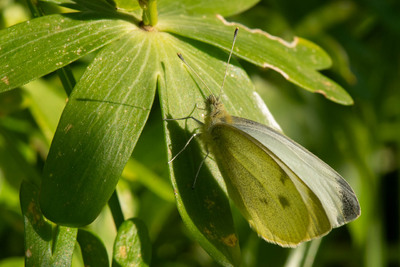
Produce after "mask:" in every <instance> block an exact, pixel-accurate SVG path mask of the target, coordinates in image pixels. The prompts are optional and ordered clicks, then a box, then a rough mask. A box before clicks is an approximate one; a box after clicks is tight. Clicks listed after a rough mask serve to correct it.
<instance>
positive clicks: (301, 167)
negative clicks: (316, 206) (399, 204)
mask: <svg viewBox="0 0 400 267" xmlns="http://www.w3.org/2000/svg"><path fill="white" fill-rule="evenodd" d="M232 127H235V128H236V129H238V130H239V131H243V132H244V133H246V134H248V135H249V136H251V137H252V138H254V139H256V140H257V141H259V142H260V143H261V144H262V146H264V147H265V148H267V149H268V150H269V151H271V153H272V154H274V155H275V156H276V158H277V159H279V161H281V162H283V163H284V165H286V166H287V167H288V168H289V169H290V170H291V171H292V172H293V173H295V174H296V176H298V177H299V179H300V180H301V181H302V182H304V184H306V185H307V187H309V188H310V189H311V190H312V192H313V193H314V194H315V195H316V196H317V197H318V199H319V200H320V201H321V203H322V205H323V207H324V209H325V211H326V214H327V215H328V218H329V221H330V223H331V225H332V227H338V226H341V225H343V224H345V223H347V222H350V221H352V220H354V219H356V218H357V217H358V216H359V215H360V206H359V203H358V200H357V197H356V195H355V194H354V192H353V190H352V189H351V187H350V186H349V184H348V183H347V182H346V181H345V180H344V179H343V178H342V177H341V176H340V175H339V174H338V173H337V172H336V171H335V170H333V169H332V168H331V167H329V166H328V165H327V164H326V163H324V162H323V161H322V160H320V159H319V158H317V157H316V156H314V155H313V154H312V153H311V152H309V151H308V150H306V149H305V148H303V147H302V146H300V145H299V144H297V143H295V142H294V141H292V140H291V139H289V138H288V137H286V136H284V135H283V134H281V133H278V132H277V131H275V130H273V129H272V128H270V127H268V126H265V125H262V124H259V123H256V122H253V121H250V120H247V119H243V118H238V117H232Z"/></svg>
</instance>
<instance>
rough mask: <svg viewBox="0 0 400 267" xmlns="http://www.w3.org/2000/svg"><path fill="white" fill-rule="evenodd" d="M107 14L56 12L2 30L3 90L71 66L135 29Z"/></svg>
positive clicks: (0, 77) (0, 82) (0, 88)
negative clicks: (100, 15)
mask: <svg viewBox="0 0 400 267" xmlns="http://www.w3.org/2000/svg"><path fill="white" fill-rule="evenodd" d="M104 16H105V15H103V17H99V15H95V14H89V13H71V14H56V15H50V16H45V17H40V18H36V19H33V20H30V21H26V22H24V23H21V24H17V25H15V26H13V27H10V28H7V29H4V30H2V31H0V92H2V91H5V90H9V89H12V88H15V87H17V86H20V85H23V84H25V83H27V82H29V81H31V80H33V79H36V78H38V77H41V76H43V75H45V74H48V73H50V72H52V71H55V70H57V69H59V68H61V67H63V66H65V65H68V64H69V63H71V62H73V61H75V60H77V59H79V58H81V57H82V56H84V55H86V54H88V53H90V52H92V51H94V50H96V49H98V48H100V47H102V46H104V45H106V44H108V43H110V42H112V41H114V40H116V39H118V38H120V37H121V36H123V35H125V34H126V33H127V32H130V31H132V30H133V29H134V28H135V26H134V25H133V24H131V23H129V22H127V21H124V20H121V19H118V18H116V17H112V16H109V17H104ZM28 55H29V56H28Z"/></svg>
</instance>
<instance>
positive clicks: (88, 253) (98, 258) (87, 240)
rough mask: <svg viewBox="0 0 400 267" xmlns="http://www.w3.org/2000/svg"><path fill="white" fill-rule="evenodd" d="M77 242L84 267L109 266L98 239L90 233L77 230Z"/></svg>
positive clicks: (104, 249)
mask: <svg viewBox="0 0 400 267" xmlns="http://www.w3.org/2000/svg"><path fill="white" fill-rule="evenodd" d="M77 241H78V243H79V246H80V247H81V251H82V258H83V263H84V264H85V266H98V267H102V266H105V267H108V266H109V263H108V255H107V250H106V248H105V246H104V244H103V242H102V241H101V240H100V239H99V237H97V236H96V235H94V234H93V233H92V232H89V231H86V230H82V229H79V231H78V237H77Z"/></svg>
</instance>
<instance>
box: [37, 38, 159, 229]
mask: <svg viewBox="0 0 400 267" xmlns="http://www.w3.org/2000/svg"><path fill="white" fill-rule="evenodd" d="M152 52H153V49H152V46H151V43H150V42H149V40H148V35H147V34H146V33H144V32H142V31H135V32H132V33H131V35H130V36H126V37H124V38H123V39H121V40H119V41H118V42H114V43H113V44H111V45H110V46H109V47H107V48H106V49H104V50H103V51H102V52H101V53H99V54H98V55H97V57H96V58H95V60H94V62H93V63H92V64H91V65H90V66H89V68H88V70H87V71H86V72H85V74H84V75H83V77H82V78H81V80H80V82H79V83H78V84H77V86H76V87H75V89H74V91H73V93H72V95H71V98H70V100H69V102H68V104H67V106H66V108H65V110H64V112H63V115H62V117H61V121H60V123H59V125H58V128H57V132H56V134H55V137H54V139H53V143H52V146H51V148H50V152H49V155H48V158H47V161H46V164H45V167H44V178H43V183H42V191H41V206H42V210H43V213H44V214H45V215H46V217H47V218H49V219H50V220H52V221H54V222H57V223H59V224H63V225H74V226H77V225H86V224H89V223H90V222H92V221H93V220H94V219H95V218H96V217H97V215H98V214H99V213H100V211H101V209H102V208H103V206H104V205H105V204H106V203H107V201H108V199H109V198H110V196H111V194H112V192H113V191H114V188H115V186H116V184H117V182H118V179H119V177H120V175H121V173H122V170H123V168H124V166H125V164H126V162H127V161H128V158H129V156H130V155H131V153H132V150H133V148H134V146H135V144H136V141H137V139H138V137H139V135H140V133H141V131H142V129H143V126H144V124H145V121H146V119H147V117H148V115H149V112H150V107H151V105H152V102H153V98H154V93H155V88H156V72H155V70H156V66H155V56H156V55H154V53H152Z"/></svg>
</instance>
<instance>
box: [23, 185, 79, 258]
mask: <svg viewBox="0 0 400 267" xmlns="http://www.w3.org/2000/svg"><path fill="white" fill-rule="evenodd" d="M20 192H21V193H20V199H21V210H22V214H23V216H24V227H25V231H24V233H25V265H26V266H70V265H71V259H72V252H73V251H74V246H75V239H76V234H77V229H73V228H68V227H62V226H57V227H56V228H55V229H53V228H52V225H51V224H50V223H49V222H47V221H46V220H45V218H44V217H43V215H42V213H41V212H40V207H39V203H38V196H39V190H38V188H36V187H35V186H33V185H31V184H28V183H26V182H23V183H22V185H21V191H20Z"/></svg>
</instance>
